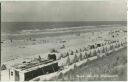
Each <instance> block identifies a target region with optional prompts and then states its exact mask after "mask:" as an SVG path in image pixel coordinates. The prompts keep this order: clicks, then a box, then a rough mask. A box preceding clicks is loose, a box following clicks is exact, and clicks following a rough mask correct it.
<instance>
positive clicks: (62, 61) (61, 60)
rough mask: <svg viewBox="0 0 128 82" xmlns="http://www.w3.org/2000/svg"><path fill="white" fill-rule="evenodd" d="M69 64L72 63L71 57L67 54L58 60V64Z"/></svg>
mask: <svg viewBox="0 0 128 82" xmlns="http://www.w3.org/2000/svg"><path fill="white" fill-rule="evenodd" d="M68 65H70V58H69V56H67V57H65V58H61V59H60V60H59V61H58V66H68Z"/></svg>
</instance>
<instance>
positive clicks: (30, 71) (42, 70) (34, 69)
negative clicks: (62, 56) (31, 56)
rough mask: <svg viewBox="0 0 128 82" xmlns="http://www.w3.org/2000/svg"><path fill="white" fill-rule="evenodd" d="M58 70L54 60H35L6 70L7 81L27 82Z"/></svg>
mask: <svg viewBox="0 0 128 82" xmlns="http://www.w3.org/2000/svg"><path fill="white" fill-rule="evenodd" d="M58 70H59V66H58V62H57V61H54V60H42V61H40V62H37V61H35V60H33V61H30V62H24V63H21V64H17V65H13V66H11V67H10V68H8V69H7V71H8V78H7V79H9V81H29V80H31V79H33V78H35V77H38V76H40V75H45V74H49V73H53V72H56V71H58Z"/></svg>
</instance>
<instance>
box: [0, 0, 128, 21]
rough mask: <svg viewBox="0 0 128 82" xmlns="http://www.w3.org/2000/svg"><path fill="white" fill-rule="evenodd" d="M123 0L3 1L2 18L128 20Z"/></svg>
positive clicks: (23, 19)
mask: <svg viewBox="0 0 128 82" xmlns="http://www.w3.org/2000/svg"><path fill="white" fill-rule="evenodd" d="M126 10H127V7H126V3H125V2H124V1H123V0H109V1H106V0H105V1H103V0H102V1H22V2H20V1H12V2H9V1H8V2H2V10H1V20H2V22H48V21H62V22H63V21H126V16H127V13H126Z"/></svg>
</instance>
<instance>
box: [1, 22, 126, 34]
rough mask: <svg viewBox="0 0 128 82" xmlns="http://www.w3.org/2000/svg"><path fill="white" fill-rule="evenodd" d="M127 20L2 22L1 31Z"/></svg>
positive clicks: (119, 23) (88, 24)
mask: <svg viewBox="0 0 128 82" xmlns="http://www.w3.org/2000/svg"><path fill="white" fill-rule="evenodd" d="M126 24H127V21H79V22H2V23H1V33H10V34H15V33H18V32H20V31H22V30H34V29H39V30H43V29H50V28H67V27H68V28H70V27H78V26H97V27H99V26H100V25H126Z"/></svg>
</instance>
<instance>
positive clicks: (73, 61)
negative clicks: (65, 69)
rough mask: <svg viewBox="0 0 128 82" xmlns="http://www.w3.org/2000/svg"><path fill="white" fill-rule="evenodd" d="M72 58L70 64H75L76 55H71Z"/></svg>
mask: <svg viewBox="0 0 128 82" xmlns="http://www.w3.org/2000/svg"><path fill="white" fill-rule="evenodd" d="M69 58H70V64H73V63H75V55H69Z"/></svg>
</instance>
